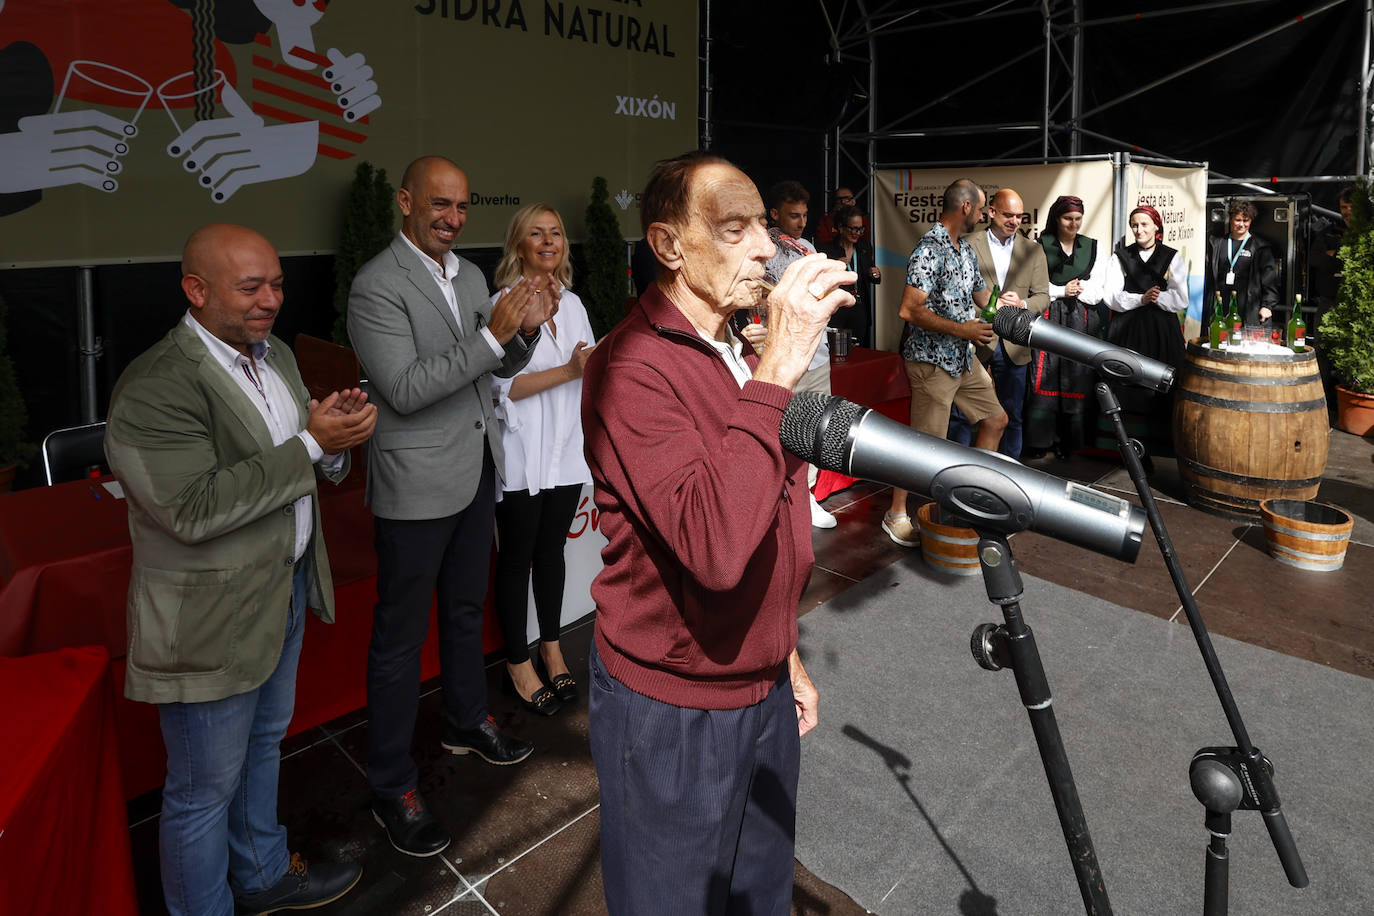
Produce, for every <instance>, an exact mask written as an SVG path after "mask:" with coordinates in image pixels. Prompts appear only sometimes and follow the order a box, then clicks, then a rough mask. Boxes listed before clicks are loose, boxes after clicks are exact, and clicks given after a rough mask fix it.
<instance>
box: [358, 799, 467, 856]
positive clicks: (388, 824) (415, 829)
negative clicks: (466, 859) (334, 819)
mask: <svg viewBox="0 0 1374 916" xmlns="http://www.w3.org/2000/svg"><path fill="white" fill-rule="evenodd" d="M372 816H373V817H374V818H376V820H377V823H379V824H381V825H382V829H383V830H385V831H386V835H387V838H388V839H389V840H391V845H392V846H395V847H396V848H397V849H399V850H400V851H401V852H403V853H405V854H406V855H408V856H432V855H435V854H437V853H440V852H443V851H444V850H445V849H446V848H448V844H449V836H448V831H446V830H444V828H443V827H442V826H440V824H439V822H438V821H436V820H435V819H434V815H432V814H430V813H429V806H427V805H426V804H425V800H424V798H423V797H421V795H420V790H419V789H411V790H410V791H409V792H407V793H406V794H405V795H402V796H401V797H400V798H373V799H372Z"/></svg>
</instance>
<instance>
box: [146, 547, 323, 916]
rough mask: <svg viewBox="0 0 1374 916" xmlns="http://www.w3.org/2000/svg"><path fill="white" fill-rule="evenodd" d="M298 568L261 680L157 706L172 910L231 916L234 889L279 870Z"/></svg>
mask: <svg viewBox="0 0 1374 916" xmlns="http://www.w3.org/2000/svg"><path fill="white" fill-rule="evenodd" d="M305 566H306V563H305V561H302V562H301V563H300V564H299V565H298V566H297V567H296V575H295V579H294V581H293V582H292V594H291V606H290V608H283V609H282V612H283V613H285V614H287V615H288V617H287V623H286V638H285V641H284V642H283V645H282V652H281V658H280V660H278V662H277V667H276V670H275V671H273V672H272V674H271V676H270V677H268V679H267V680H266V681H265V682H264V683H263V684H262V686H260V687H258V688H257V689H256V690H250V691H248V692H247V693H240V694H237V695H236V696H231V697H225V698H223V699H220V700H211V701H208V702H205V703H164V704H161V705H159V706H158V714H159V716H160V718H161V721H162V740H163V743H164V744H166V746H167V781H166V783H165V784H164V785H163V788H162V822H161V825H160V827H159V832H158V841H159V846H160V847H161V862H162V893H163V895H164V897H165V898H166V901H167V910H168V912H170V913H171V914H172V916H182V914H185V916H232V914H233V912H234V897H233V893H234V892H238V893H240V894H251V893H256V892H257V891H261V890H265V889H267V888H269V887H271V886H272V885H274V884H276V883H277V881H278V880H280V879H281V876H282V875H284V874H286V866H287V864H288V859H289V858H290V856H289V855H288V854H287V850H286V828H285V827H283V826H282V825H281V824H279V823H278V822H277V777H278V775H279V773H280V769H281V740H282V738H284V737H285V736H286V726H287V724H288V723H290V721H291V713H292V711H293V709H294V708H295V705H296V663H297V661H299V659H300V654H301V634H302V632H303V631H304V630H305V601H306V597H305V583H306V575H305ZM226 874H227V875H228V876H229V880H228V881H227V882H226V881H225V875H226ZM231 887H232V890H231Z"/></svg>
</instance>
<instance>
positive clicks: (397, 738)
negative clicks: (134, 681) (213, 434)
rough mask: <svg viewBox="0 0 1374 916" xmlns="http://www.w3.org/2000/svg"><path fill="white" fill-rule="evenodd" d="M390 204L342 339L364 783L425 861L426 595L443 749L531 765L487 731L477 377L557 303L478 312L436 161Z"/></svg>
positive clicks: (459, 182) (487, 442) (518, 292)
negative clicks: (356, 406)
mask: <svg viewBox="0 0 1374 916" xmlns="http://www.w3.org/2000/svg"><path fill="white" fill-rule="evenodd" d="M396 202H397V204H398V205H399V207H400V210H401V215H402V220H401V231H400V233H399V234H398V235H397V236H396V238H395V239H393V240H392V242H391V245H390V246H389V247H388V248H387V249H386V250H384V251H382V252H381V253H380V254H378V255H377V256H376V257H374V258H373V259H372V260H370V261H368V262H367V263H366V264H364V265H363V267H362V269H361V270H360V271H358V275H357V277H356V278H355V279H354V281H353V287H352V289H351V290H350V291H349V295H348V334H349V337H350V338H351V339H352V341H353V346H354V348H355V349H356V350H357V351H358V357H359V359H360V360H361V362H362V365H363V371H364V372H365V374H366V376H367V378H368V383H369V390H370V392H371V395H372V400H373V402H374V403H375V404H376V405H377V412H378V418H377V435H376V436H375V437H374V438H373V440H372V442H371V444H370V445H369V446H368V454H367V460H368V468H367V498H368V501H369V503H370V505H371V507H372V514H373V517H374V519H375V522H374V524H375V531H374V534H375V539H376V546H377V605H376V608H375V610H374V613H373V625H372V643H371V646H370V648H369V650H368V658H367V705H368V759H367V779H368V784H369V785H370V786H371V788H372V795H373V800H372V813H373V817H374V818H376V820H377V822H378V823H379V824H381V825H382V827H383V828H384V829H385V830H386V832H387V836H388V837H389V838H390V840H391V843H392V845H394V846H395V847H396V848H397V849H398V850H400V851H401V852H404V853H406V854H408V855H413V856H429V855H434V854H436V853H438V852H440V851H442V850H443V849H444V848H445V847H446V846H447V845H448V843H449V836H448V833H447V832H446V831H445V830H444V828H443V827H442V826H441V825H440V824H439V823H438V822H437V821H436V820H435V819H434V817H433V815H432V814H430V812H429V809H428V807H427V806H426V804H425V801H424V799H423V798H422V797H421V795H420V792H419V789H418V770H417V767H416V764H415V761H414V759H413V758H412V756H411V753H410V749H411V741H412V738H413V737H414V731H415V718H416V713H417V710H418V706H419V697H420V650H421V648H422V647H423V646H424V643H425V638H426V636H427V634H428V630H429V608H430V604H431V602H432V601H433V600H434V598H435V595H436V592H437V597H438V625H439V661H440V667H441V680H442V684H443V705H444V730H443V739H442V743H443V747H444V748H445V749H446V750H449V751H451V752H453V753H455V754H466V753H469V752H471V753H475V754H477V755H478V756H479V757H481V758H482V759H483V760H486V761H487V762H489V763H495V764H511V763H518V762H519V761H521V760H523V759H525V758H526V757H527V756H529V754H530V751H531V750H532V747H531V745H530V744H529V743H528V742H526V741H522V740H520V739H518V738H515V737H513V736H511V735H507V734H505V733H503V732H501V731H500V730H499V729H497V728H496V726H495V723H494V722H493V721H492V720H491V719H490V717H489V716H488V715H487V690H486V676H485V673H484V671H483V666H482V605H483V603H484V602H485V600H486V592H487V575H488V569H489V564H488V558H489V557H490V552H491V542H492V528H493V525H494V521H493V519H494V506H495V493H496V486H497V484H496V474H497V471H498V469H499V468H500V467H501V466H502V458H503V453H502V449H501V434H500V430H499V429H498V428H497V424H496V422H495V418H494V415H493V408H492V399H491V380H490V375H491V374H493V373H494V374H496V375H499V376H501V377H503V378H504V377H509V376H512V375H514V374H515V373H517V372H519V371H520V369H521V368H522V367H523V366H524V365H525V364H526V363H527V362H528V361H529V358H530V355H531V353H533V351H534V345H535V343H536V342H537V341H538V339H539V327H540V325H541V324H543V322H544V321H545V319H547V318H548V316H549V314H550V312H551V311H552V309H553V308H554V306H555V304H556V298H555V296H556V293H555V292H554V291H553V290H550V289H543V290H539V289H535V288H533V286H532V285H531V284H528V283H521V284H517V285H516V286H515V287H513V288H512V289H511V290H510V292H509V293H507V294H506V295H504V296H502V297H501V298H500V299H499V300H497V302H496V303H495V304H494V305H493V304H492V303H491V302H490V300H489V298H488V294H487V286H486V281H485V280H484V279H483V277H482V274H481V272H480V271H479V270H478V269H477V267H476V265H474V264H473V263H472V262H470V261H467V260H464V259H462V258H460V257H458V256H457V255H456V254H454V253H453V251H452V250H451V249H452V247H453V243H454V240H455V239H456V238H457V237H458V234H459V233H460V232H461V231H462V230H463V225H464V223H465V222H466V221H467V208H468V180H467V175H466V174H465V173H464V172H463V170H462V169H460V168H459V167H458V166H457V165H455V164H454V163H452V162H450V161H449V160H447V159H444V158H441V157H438V156H426V157H424V158H421V159H417V160H416V161H414V162H412V163H411V164H410V165H409V167H407V168H406V171H405V175H404V176H403V177H402V179H401V187H400V189H399V190H398V191H397V192H396Z"/></svg>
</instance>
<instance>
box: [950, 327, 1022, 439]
mask: <svg viewBox="0 0 1374 916" xmlns="http://www.w3.org/2000/svg"><path fill="white" fill-rule="evenodd" d="M1029 368H1030V365H1029V364H1027V365H1025V366H1018V365H1016V364H1015V363H1013V362H1012V361H1011V360H1009V359H1007V353H1006V351H1005V350H1003V349H1002V341H1000V340H999V341H997V349H996V350H994V351H993V353H992V361H991V362H989V363H988V373H989V374H990V375H991V376H992V384H993V387H995V388H996V389H997V401H998V403H1000V404H1001V405H1002V409H1003V410H1005V411H1006V412H1007V428H1006V431H1005V432H1003V433H1002V443H1001V444H1000V445H999V446H998V447H997V450H998V451H999V452H1001V453H1002V454H1003V455H1006V456H1007V457H1009V458H1020V457H1021V443H1022V441H1023V428H1022V421H1021V415H1022V413H1023V412H1024V411H1025V407H1026V376H1027V371H1026V370H1028V369H1029ZM948 438H949V441H950V442H957V443H959V444H960V445H972V444H973V427H972V426H970V425H969V422H968V420H967V419H965V418H964V415H963V414H962V413H960V411H959V408H957V407H954V408H951V409H950V414H949V436H948Z"/></svg>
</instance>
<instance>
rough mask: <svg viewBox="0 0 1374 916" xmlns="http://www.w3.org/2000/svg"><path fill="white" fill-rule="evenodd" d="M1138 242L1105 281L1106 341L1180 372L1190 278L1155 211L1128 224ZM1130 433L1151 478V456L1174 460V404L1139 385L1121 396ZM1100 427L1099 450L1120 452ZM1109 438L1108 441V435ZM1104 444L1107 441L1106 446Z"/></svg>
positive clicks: (1122, 252) (1117, 257) (1120, 255)
mask: <svg viewBox="0 0 1374 916" xmlns="http://www.w3.org/2000/svg"><path fill="white" fill-rule="evenodd" d="M1128 222H1129V224H1130V227H1131V234H1132V235H1133V236H1134V237H1135V241H1134V242H1133V243H1132V244H1130V245H1127V246H1125V247H1122V246H1121V245H1120V244H1118V246H1117V250H1116V251H1115V252H1113V253H1112V261H1111V264H1110V265H1109V266H1108V268H1107V275H1106V277H1105V279H1104V289H1103V298H1105V299H1106V301H1107V307H1108V308H1109V309H1110V310H1111V320H1110V322H1109V323H1108V325H1107V339H1108V340H1109V341H1111V342H1112V343H1114V344H1117V345H1118V346H1121V347H1126V348H1127V349H1130V350H1135V351H1136V352H1137V353H1140V354H1142V355H1144V356H1148V357H1151V358H1152V359H1157V360H1159V361H1160V362H1164V363H1168V364H1169V365H1171V366H1174V367H1179V366H1181V365H1182V364H1183V359H1184V346H1183V329H1182V327H1181V326H1180V325H1179V320H1178V316H1179V314H1180V313H1182V312H1184V311H1186V310H1187V308H1188V274H1187V268H1186V267H1184V264H1183V255H1181V254H1179V253H1178V252H1177V251H1175V250H1174V249H1172V248H1170V247H1169V246H1168V245H1165V244H1163V243H1162V242H1161V241H1160V240H1161V239H1163V238H1164V221H1163V220H1162V219H1160V217H1159V211H1158V210H1156V209H1155V208H1154V207H1147V206H1140V207H1136V208H1135V209H1134V210H1132V211H1131V216H1130V219H1129V220H1128ZM1116 396H1117V398H1118V399H1119V400H1120V401H1121V407H1122V419H1123V420H1125V422H1126V432H1127V434H1128V435H1130V436H1131V437H1133V438H1135V439H1139V440H1140V442H1141V443H1142V444H1144V445H1145V449H1146V454H1145V458H1144V461H1143V463H1144V465H1145V470H1146V472H1147V473H1148V472H1150V471H1153V470H1154V463H1153V462H1152V461H1151V460H1150V455H1151V454H1155V455H1159V456H1161V457H1172V456H1173V454H1174V449H1173V434H1172V432H1171V429H1170V426H1171V420H1172V411H1173V399H1172V397H1171V395H1170V394H1169V393H1167V392H1165V393H1162V394H1161V393H1159V392H1154V391H1149V390H1147V389H1145V388H1140V387H1137V386H1134V385H1127V386H1122V387H1121V388H1119V389H1117V391H1116ZM1105 420H1106V418H1102V420H1101V421H1100V422H1099V424H1098V442H1097V444H1098V445H1099V446H1101V447H1104V448H1109V449H1111V450H1113V451H1115V450H1116V436H1115V434H1114V433H1113V432H1112V431H1111V429H1110V427H1108V426H1105V425H1104V424H1105ZM1104 434H1105V435H1104ZM1104 440H1105V441H1104Z"/></svg>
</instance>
